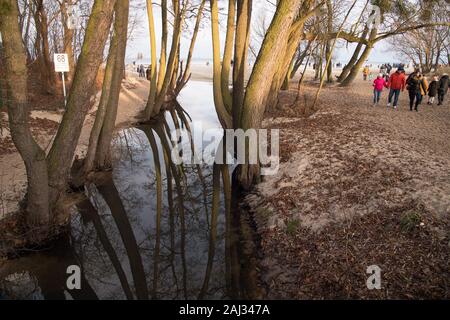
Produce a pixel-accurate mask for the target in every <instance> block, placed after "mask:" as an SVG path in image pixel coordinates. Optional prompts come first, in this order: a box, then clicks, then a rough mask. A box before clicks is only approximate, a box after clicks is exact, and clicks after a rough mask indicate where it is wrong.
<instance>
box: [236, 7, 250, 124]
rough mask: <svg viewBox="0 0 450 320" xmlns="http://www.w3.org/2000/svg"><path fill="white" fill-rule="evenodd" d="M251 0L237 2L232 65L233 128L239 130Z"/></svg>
mask: <svg viewBox="0 0 450 320" xmlns="http://www.w3.org/2000/svg"><path fill="white" fill-rule="evenodd" d="M252 4H253V3H252V0H241V1H238V2H237V20H236V37H235V38H236V39H235V44H234V64H233V108H232V117H233V128H239V127H240V123H241V113H242V108H243V105H244V96H245V73H246V71H247V58H248V48H249V44H250V23H251V15H252Z"/></svg>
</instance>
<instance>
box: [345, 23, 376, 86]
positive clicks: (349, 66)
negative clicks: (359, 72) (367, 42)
mask: <svg viewBox="0 0 450 320" xmlns="http://www.w3.org/2000/svg"><path fill="white" fill-rule="evenodd" d="M368 33H369V28H368V27H367V26H366V27H365V28H364V31H363V34H362V35H361V39H366V37H367V34H368ZM362 47H363V43H362V42H358V45H357V46H356V48H355V51H353V55H352V57H351V58H350V61H349V62H348V63H347V64H346V66H345V67H344V68H343V69H342V72H341V74H340V75H339V77H338V82H342V81H344V79H345V78H347V76H348V74H349V73H350V70H351V69H352V68H353V66H354V65H355V63H356V61H358V57H359V53H360V52H361V49H362Z"/></svg>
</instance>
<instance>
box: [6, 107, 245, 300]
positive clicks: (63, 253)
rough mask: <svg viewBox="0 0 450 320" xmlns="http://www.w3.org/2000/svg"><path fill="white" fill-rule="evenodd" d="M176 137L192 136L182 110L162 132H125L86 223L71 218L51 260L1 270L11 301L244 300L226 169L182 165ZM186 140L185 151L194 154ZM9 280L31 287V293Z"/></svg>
mask: <svg viewBox="0 0 450 320" xmlns="http://www.w3.org/2000/svg"><path fill="white" fill-rule="evenodd" d="M173 128H187V129H188V130H190V124H189V116H188V115H187V114H186V113H185V112H184V110H183V109H182V108H181V106H180V105H176V106H174V108H173V109H172V110H170V111H167V112H166V113H165V115H164V116H161V117H160V118H159V119H158V121H155V122H154V123H151V124H145V125H139V126H137V127H135V128H129V129H125V130H123V131H121V132H120V133H119V134H118V135H117V137H116V139H115V142H114V147H113V150H114V152H113V154H114V157H115V160H114V170H113V171H112V172H102V173H98V174H95V175H94V176H93V178H92V179H90V182H89V184H87V185H86V186H85V199H84V200H83V201H80V202H79V203H78V205H77V210H78V212H79V213H81V214H74V215H73V218H72V221H71V228H70V232H69V233H68V235H67V236H66V237H64V238H62V239H59V240H58V241H56V242H55V244H54V247H52V248H49V249H48V250H46V251H43V252H38V253H34V254H31V255H27V256H26V257H23V258H20V259H16V260H14V261H13V262H11V263H8V264H7V265H6V266H2V267H1V268H0V282H1V285H0V290H3V295H4V296H6V297H8V298H26V299H27V298H28V299H29V298H37V299H40V298H45V299H55V298H56V299H65V298H73V299H96V298H97V297H98V298H100V299H149V298H151V299H195V298H199V299H213V298H214V299H226V298H239V297H243V296H242V290H241V288H240V283H241V281H240V280H241V276H240V269H241V267H240V259H239V255H240V253H239V248H238V245H237V244H238V240H239V236H238V235H237V233H236V232H237V231H238V230H239V225H240V222H239V221H240V219H239V215H238V214H237V213H236V212H237V211H236V212H235V213H234V214H232V205H231V199H232V192H231V177H230V173H229V170H228V167H227V166H224V165H218V164H215V165H214V166H212V167H210V166H207V165H176V164H174V163H173V162H172V161H171V158H170V157H171V149H172V147H173V143H175V142H172V141H171V140H170V132H171V130H172V129H173ZM180 138H181V137H180ZM188 140H189V141H184V143H189V144H191V146H192V148H193V147H194V146H193V141H192V138H190V139H188ZM224 188H225V190H226V191H225V192H224ZM225 200H226V201H225ZM235 202H236V201H235ZM234 207H235V206H234ZM235 209H236V208H235ZM69 265H79V266H80V267H81V270H82V290H68V289H67V288H66V279H67V277H68V274H67V273H66V269H67V267H68V266H69ZM11 279H25V280H23V281H22V282H24V283H25V284H24V285H17V284H18V283H19V284H20V283H22V282H20V281H10V280H11ZM13 284H14V285H13Z"/></svg>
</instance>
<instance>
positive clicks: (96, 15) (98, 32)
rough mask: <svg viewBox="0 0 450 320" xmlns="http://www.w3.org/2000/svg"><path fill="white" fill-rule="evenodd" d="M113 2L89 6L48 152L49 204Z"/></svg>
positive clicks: (60, 182) (65, 164)
mask: <svg viewBox="0 0 450 320" xmlns="http://www.w3.org/2000/svg"><path fill="white" fill-rule="evenodd" d="M115 2H116V0H96V1H95V2H94V5H93V8H92V12H91V16H90V18H89V22H88V25H87V28H86V33H85V37H84V43H83V47H82V49H81V54H80V57H79V59H78V63H77V70H76V71H75V77H74V79H73V82H72V90H71V92H70V94H69V97H68V99H67V107H66V112H65V113H64V116H63V118H62V121H61V124H60V126H59V128H58V132H57V134H56V137H55V141H54V143H53V145H52V148H51V150H50V153H49V154H48V156H47V160H48V161H47V162H48V172H49V185H50V187H51V195H50V201H51V204H52V205H54V204H56V201H57V200H58V199H59V197H60V196H61V195H62V194H63V193H64V192H65V190H66V187H67V182H68V179H69V171H70V168H71V165H72V160H73V157H74V154H75V149H76V146H77V143H78V139H79V137H80V134H81V129H82V127H83V122H84V119H85V117H86V114H87V112H88V110H89V105H90V98H91V96H92V94H93V89H92V88H94V87H95V86H94V83H95V79H96V77H97V72H98V69H99V67H100V64H101V62H102V60H103V50H104V48H105V43H106V39H107V38H108V35H109V30H110V27H111V21H112V15H113V9H114V4H115Z"/></svg>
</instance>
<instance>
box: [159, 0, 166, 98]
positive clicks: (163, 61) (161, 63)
mask: <svg viewBox="0 0 450 320" xmlns="http://www.w3.org/2000/svg"><path fill="white" fill-rule="evenodd" d="M161 26H162V33H161V53H160V56H159V71H158V92H157V95H159V94H160V92H161V90H162V86H163V83H164V78H165V77H166V68H167V66H166V59H167V34H168V31H167V0H161Z"/></svg>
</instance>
